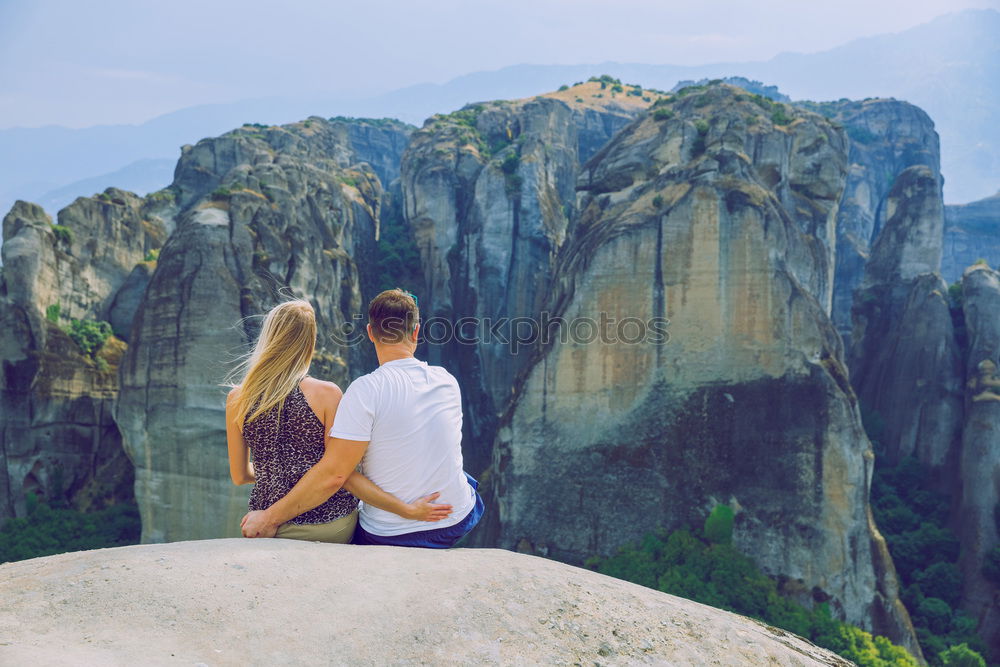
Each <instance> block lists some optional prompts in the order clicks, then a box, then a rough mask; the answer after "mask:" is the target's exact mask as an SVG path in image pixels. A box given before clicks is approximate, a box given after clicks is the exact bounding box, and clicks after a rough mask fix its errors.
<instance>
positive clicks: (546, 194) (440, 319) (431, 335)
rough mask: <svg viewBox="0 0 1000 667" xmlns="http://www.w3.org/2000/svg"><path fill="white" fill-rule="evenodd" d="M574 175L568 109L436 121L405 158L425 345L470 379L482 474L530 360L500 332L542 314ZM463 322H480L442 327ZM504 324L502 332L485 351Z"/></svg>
mask: <svg viewBox="0 0 1000 667" xmlns="http://www.w3.org/2000/svg"><path fill="white" fill-rule="evenodd" d="M577 164H578V162H577V135H576V125H575V124H574V123H573V117H572V114H571V113H570V109H569V107H567V105H565V104H563V103H561V102H559V101H557V100H552V99H546V98H539V99H533V100H529V101H525V102H518V103H492V104H489V105H482V106H479V107H474V108H470V109H466V110H464V111H460V112H457V113H456V114H452V115H451V116H444V117H434V118H432V119H431V120H429V121H428V122H427V124H425V126H424V128H423V129H422V130H420V131H418V132H416V133H415V134H414V136H413V141H412V143H411V145H410V148H409V149H408V150H407V153H406V155H405V157H404V161H403V193H404V207H405V208H404V211H405V216H406V219H407V221H408V222H409V224H410V226H411V227H412V229H413V231H414V236H415V240H416V243H417V247H418V248H419V250H420V254H421V260H422V265H423V267H424V275H425V278H426V282H427V288H426V294H427V299H426V301H427V303H428V305H429V308H425V315H424V318H425V324H424V332H425V338H428V339H431V340H433V341H437V342H439V343H440V344H437V345H431V346H429V350H428V355H429V361H430V362H431V363H442V364H444V365H445V366H448V367H449V368H451V369H452V370H453V372H455V374H456V375H458V376H459V377H461V378H462V379H463V394H464V396H465V399H466V408H467V411H466V419H465V420H466V425H467V426H466V433H467V435H468V437H467V440H466V442H467V443H470V444H471V445H472V446H471V447H467V448H466V451H465V456H466V459H467V460H468V462H469V464H470V465H471V466H472V469H473V470H481V469H482V467H484V465H485V462H486V461H487V460H488V456H489V441H488V438H489V437H491V435H492V434H493V433H494V430H495V422H496V417H497V415H498V414H499V412H501V411H502V410H503V407H504V406H505V404H506V401H507V400H508V398H509V395H510V386H511V384H512V382H513V378H514V376H515V374H516V373H517V372H518V371H519V370H520V369H521V368H522V367H523V365H524V361H525V360H526V356H525V355H524V354H523V352H522V353H521V354H517V352H516V351H515V350H512V349H511V346H510V343H509V342H508V341H506V340H504V336H509V334H510V328H509V327H507V326H502V325H503V324H504V322H505V320H510V319H513V318H528V317H534V316H537V314H538V313H539V312H540V311H541V307H542V303H543V301H544V299H545V297H546V294H547V290H548V285H549V283H550V282H551V275H552V266H553V261H554V259H555V253H556V250H557V249H558V248H559V246H560V245H561V244H562V242H563V240H564V239H565V238H566V233H567V229H568V226H569V221H570V218H571V217H572V213H573V212H572V207H573V200H574V198H575V190H574V187H575V184H576V173H577ZM428 316H429V317H430V318H431V319H433V320H434V321H436V322H437V323H440V325H439V324H435V323H433V322H428V321H426V320H427V319H428ZM463 318H476V320H475V321H472V320H467V321H470V322H471V324H470V325H469V326H467V327H465V328H458V329H457V330H456V331H455V332H454V333H453V332H452V331H450V330H449V327H446V326H443V323H446V322H447V323H458V322H460V321H462V319H463ZM495 325H501V326H502V329H500V330H499V331H500V333H499V334H498V335H497V336H496V337H495V338H494V339H493V340H492V341H485V340H483V336H482V335H481V334H488V333H489V329H490V328H491V327H494V326H495ZM438 327H439V328H440V331H439V329H438ZM459 336H460V337H461V338H459ZM470 343H471V344H470Z"/></svg>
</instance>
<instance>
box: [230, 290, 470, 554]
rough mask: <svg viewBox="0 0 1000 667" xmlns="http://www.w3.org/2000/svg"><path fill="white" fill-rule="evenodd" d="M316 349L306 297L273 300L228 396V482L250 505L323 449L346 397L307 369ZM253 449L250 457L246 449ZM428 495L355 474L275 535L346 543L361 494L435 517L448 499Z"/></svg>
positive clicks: (281, 488)
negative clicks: (401, 494) (391, 490)
mask: <svg viewBox="0 0 1000 667" xmlns="http://www.w3.org/2000/svg"><path fill="white" fill-rule="evenodd" d="M315 347H316V316H315V313H314V312H313V308H312V305H310V304H309V302H308V301H288V302H286V303H282V304H280V305H278V306H275V307H274V308H273V309H271V311H270V312H269V313H268V314H267V317H266V318H265V319H264V326H263V328H262V329H261V332H260V337H259V338H258V339H257V344H256V346H255V347H254V350H253V352H252V353H251V354H250V357H249V358H248V359H247V360H246V361H245V362H244V363H243V364H241V366H240V367H239V368H237V370H236V371H234V373H240V372H241V371H242V375H243V378H242V380H241V382H240V383H239V384H235V385H233V384H231V385H229V386H230V387H232V389H231V391H230V392H229V397H228V398H227V400H226V436H227V441H228V445H229V474H230V476H231V477H232V480H233V483H234V484H237V485H241V484H254V488H253V491H252V492H251V493H250V509H251V510H260V509H266V508H267V507H269V506H270V505H271V504H272V503H274V502H275V501H277V500H278V499H280V498H282V497H283V496H284V495H285V494H286V493H288V492H289V491H290V490H291V488H292V487H293V486H295V483H296V482H297V481H298V480H299V478H300V477H302V475H304V474H305V473H306V471H307V470H309V469H310V468H311V467H312V466H314V465H315V464H316V463H317V462H318V461H319V460H320V458H321V457H322V456H323V452H324V451H325V447H326V443H327V441H328V440H329V438H327V437H326V434H327V433H329V431H330V428H331V426H332V425H333V417H334V415H335V414H336V412H337V405H338V404H339V403H340V398H341V396H342V395H343V392H341V390H340V388H339V387H337V385H335V384H333V383H332V382H323V381H321V380H317V379H315V378H311V377H309V376H308V375H307V373H308V371H309V364H310V363H311V362H312V357H313V352H314V350H315ZM251 454H252V455H253V462H252V463H251V459H250V455H251ZM437 497H438V494H436V493H435V494H432V495H430V496H427V497H425V498H421V499H420V500H418V501H416V502H415V503H412V504H410V503H404V502H402V501H401V500H399V499H398V498H396V497H395V496H393V495H390V494H388V493H385V492H384V491H382V490H381V489H380V488H378V487H377V486H375V485H374V484H373V483H372V482H371V481H370V480H368V478H366V477H364V476H363V475H361V474H360V473H358V472H355V473H354V474H352V475H351V477H350V478H349V479H348V480H347V483H346V484H344V488H343V489H341V490H340V491H338V492H337V493H336V494H334V495H333V496H332V497H331V498H330V499H329V500H327V501H326V502H325V503H323V504H322V505H320V506H319V507H316V508H314V509H311V510H309V511H308V512H303V513H302V514H300V515H299V516H297V517H295V518H294V519H292V520H291V521H289V522H288V523H285V524H284V525H282V526H281V528H279V529H278V534H277V535H276V537H285V538H290V539H299V540H314V541H320V542H339V543H347V542H350V541H351V536H352V535H353V534H354V527H355V525H356V524H357V520H358V498H360V499H361V500H363V501H365V502H366V503H370V504H371V505H373V506H375V507H377V508H379V509H382V510H386V511H389V512H392V513H393V514H398V515H399V516H402V517H406V518H408V519H416V520H418V521H440V520H441V519H443V518H445V517H447V516H448V514H450V513H451V506H450V505H432V504H431V502H432V501H433V500H434V499H435V498H437Z"/></svg>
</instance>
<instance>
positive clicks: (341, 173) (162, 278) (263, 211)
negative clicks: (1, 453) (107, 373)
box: [116, 118, 405, 542]
mask: <svg viewBox="0 0 1000 667" xmlns="http://www.w3.org/2000/svg"><path fill="white" fill-rule="evenodd" d="M386 131H398V130H386ZM349 140H350V133H348V132H345V131H344V128H343V124H342V123H329V122H327V121H323V120H322V119H318V118H315V119H309V120H308V121H304V122H302V123H296V124H293V125H289V126H284V127H280V128H278V127H271V128H258V127H252V126H250V127H244V128H241V129H240V130H237V131H234V132H230V133H228V134H226V135H223V136H222V137H219V138H216V139H206V140H203V141H201V142H199V143H198V144H197V145H196V146H194V147H187V148H185V150H184V152H183V155H182V157H181V160H180V162H179V163H178V166H177V171H176V177H175V182H174V185H173V186H172V188H171V192H173V193H175V194H174V196H175V198H176V209H177V211H178V212H177V214H176V226H177V228H176V231H175V232H174V233H173V234H172V235H171V237H170V239H169V240H168V242H167V244H166V245H165V246H164V247H163V250H162V252H161V254H160V257H159V262H158V266H157V270H156V273H155V274H154V275H153V276H152V278H151V280H150V283H149V286H148V287H147V288H146V292H145V298H144V300H143V302H142V306H141V308H140V311H139V313H138V315H137V317H136V321H135V324H134V327H133V331H132V336H133V340H132V343H131V345H130V348H129V352H128V354H127V356H126V358H125V361H124V365H123V369H122V374H121V378H122V387H121V394H120V396H119V400H118V403H117V406H116V420H117V422H118V425H119V427H120V429H121V432H122V436H123V439H124V445H125V449H126V451H127V452H128V453H129V456H130V458H131V459H132V460H133V462H134V463H135V467H136V498H137V500H138V502H139V508H140V512H141V515H142V525H143V541H144V542H159V541H174V540H182V539H199V538H209V537H220V536H225V535H238V533H239V518H240V516H241V515H242V514H243V513H244V512H245V511H246V490H245V488H244V489H238V488H236V487H233V486H232V484H231V483H230V482H229V480H228V473H227V470H228V466H227V458H226V437H225V423H224V422H225V420H224V397H225V390H224V389H223V388H221V387H220V383H221V382H222V381H223V379H224V378H225V377H226V375H227V371H228V370H229V369H230V368H231V367H232V365H233V362H234V361H235V360H236V359H237V357H238V356H239V355H241V354H242V353H244V352H246V351H247V344H248V343H249V342H250V341H251V340H253V339H254V338H255V336H256V332H257V329H258V327H259V323H260V322H259V318H258V317H257V316H258V315H259V314H261V313H263V312H265V311H266V310H267V309H269V308H270V307H271V306H273V305H274V304H275V303H277V302H278V301H280V300H281V299H282V298H283V297H285V296H290V295H295V296H299V297H304V298H307V299H309V300H310V301H311V302H312V303H313V306H314V307H315V309H316V315H317V324H318V327H319V331H320V332H321V334H320V336H319V339H318V341H317V352H316V357H315V360H314V363H313V367H312V369H311V372H312V374H313V375H315V376H317V377H322V378H324V379H330V380H333V381H335V382H337V383H338V384H340V385H341V386H346V385H347V382H348V380H349V378H350V377H352V376H354V375H357V374H359V373H360V372H364V371H365V370H367V369H368V368H369V367H370V366H372V365H374V359H373V358H371V357H372V355H371V352H370V349H369V347H368V346H367V345H363V344H357V345H349V344H348V341H347V340H346V339H344V338H341V337H338V336H337V335H336V334H337V332H343V331H344V326H345V324H356V323H354V322H353V321H352V316H353V315H354V314H355V313H359V312H362V310H363V304H362V290H363V288H365V287H366V283H367V282H369V281H370V278H369V276H368V275H367V272H368V271H369V270H370V269H371V268H372V259H373V252H374V250H373V249H374V243H375V237H376V232H377V227H378V216H379V207H380V201H381V196H382V186H381V183H380V181H379V178H378V176H377V175H376V174H375V172H374V171H373V170H372V169H371V168H370V167H369V166H368V165H367V164H360V161H361V159H363V157H364V155H363V151H358V150H355V148H354V146H353V145H352V144H351V143H350V141H349ZM387 141H390V142H392V141H397V143H400V144H401V143H402V142H403V141H405V136H404V138H403V139H392V138H388V139H387ZM370 143H377V142H370ZM347 165H354V166H347Z"/></svg>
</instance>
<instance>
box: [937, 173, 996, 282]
mask: <svg viewBox="0 0 1000 667" xmlns="http://www.w3.org/2000/svg"><path fill="white" fill-rule="evenodd" d="M981 259H985V260H986V262H987V263H988V264H989V265H990V266H1000V192H998V193H997V194H995V195H993V196H992V197H987V198H986V199H980V200H979V201H974V202H970V203H968V204H963V205H960V206H945V224H944V256H943V257H942V262H941V275H942V276H944V279H945V280H947V281H948V282H949V283H953V282H956V281H958V280H961V278H962V272H963V271H965V269H966V267H969V266H971V265H972V264H975V263H976V262H977V261H979V260H981Z"/></svg>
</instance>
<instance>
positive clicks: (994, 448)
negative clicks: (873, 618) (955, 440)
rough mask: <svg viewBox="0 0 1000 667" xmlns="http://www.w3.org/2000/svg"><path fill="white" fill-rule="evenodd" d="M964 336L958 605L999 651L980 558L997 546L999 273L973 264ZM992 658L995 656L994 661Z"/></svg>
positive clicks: (997, 594)
mask: <svg viewBox="0 0 1000 667" xmlns="http://www.w3.org/2000/svg"><path fill="white" fill-rule="evenodd" d="M962 301H963V311H964V315H965V326H966V330H967V334H968V348H967V349H968V354H967V366H966V369H965V370H966V377H968V378H969V379H968V381H967V384H966V401H965V408H966V410H965V423H964V427H963V429H962V453H961V462H960V471H961V472H960V474H961V480H962V486H961V502H960V509H959V513H958V516H959V517H960V525H959V538H960V540H961V543H962V554H961V559H960V561H959V564H960V566H961V568H962V573H963V575H964V590H963V604H964V606H965V607H966V608H967V609H968V610H969V611H971V612H972V613H973V614H974V615H975V617H976V618H977V619H978V620H979V622H980V626H979V632H980V634H981V635H982V636H983V638H984V639H985V640H986V641H987V643H988V644H989V645H991V646H993V647H1000V605H998V600H1000V591H998V589H997V588H996V587H995V586H993V585H991V584H990V583H989V582H988V581H986V580H985V579H984V578H983V574H982V567H983V562H984V556H985V555H986V554H987V553H988V552H989V551H990V550H991V549H993V548H995V547H997V546H1000V534H998V531H1000V519H998V516H1000V510H998V509H997V508H998V507H1000V486H998V484H997V480H998V479H1000V374H998V373H997V371H996V368H997V366H998V365H1000V318H998V316H997V313H1000V273H998V272H997V271H994V270H992V269H990V268H989V267H987V266H985V265H982V264H979V265H976V266H972V267H969V268H968V269H967V270H966V271H965V274H964V276H963V277H962ZM994 657H997V656H994Z"/></svg>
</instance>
